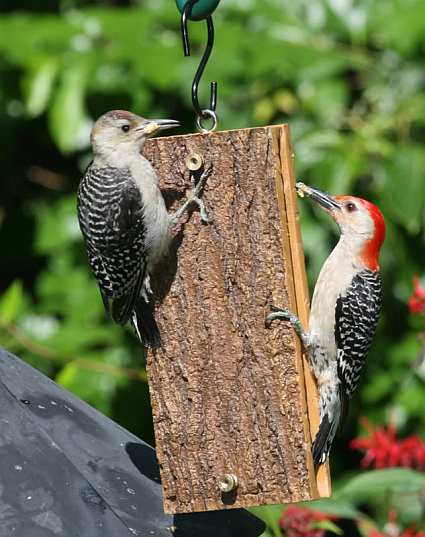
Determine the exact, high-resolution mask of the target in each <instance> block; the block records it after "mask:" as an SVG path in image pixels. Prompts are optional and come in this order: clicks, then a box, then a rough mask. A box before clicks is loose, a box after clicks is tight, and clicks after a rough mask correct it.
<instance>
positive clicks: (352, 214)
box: [266, 183, 385, 466]
mask: <svg viewBox="0 0 425 537" xmlns="http://www.w3.org/2000/svg"><path fill="white" fill-rule="evenodd" d="M296 187H297V190H298V193H299V194H300V195H304V194H305V195H306V196H308V197H309V198H311V199H312V200H313V201H315V202H316V203H317V204H318V205H319V206H320V207H322V208H323V209H324V210H325V211H326V212H328V213H329V214H330V215H331V217H332V218H333V219H334V220H335V222H336V223H337V225H338V227H339V230H340V234H341V235H340V239H339V241H338V244H337V245H336V247H335V248H334V250H333V251H332V253H331V254H330V256H329V257H328V259H327V260H326V262H325V264H324V265H323V267H322V270H321V271H320V274H319V278H318V280H317V283H316V286H315V289H314V293H313V299H312V303H311V313H310V320H309V330H308V332H307V331H304V329H303V327H302V325H301V322H300V320H299V319H298V317H297V316H296V315H294V314H293V313H291V312H290V311H288V310H285V309H282V308H276V307H274V306H272V310H273V312H274V313H271V314H270V315H269V316H268V317H267V319H266V324H267V325H270V323H271V322H272V321H273V320H274V319H277V318H280V319H285V320H287V321H289V323H290V324H291V325H292V326H293V328H294V329H295V331H296V333H297V334H298V336H299V337H300V339H301V341H302V344H303V347H304V349H305V351H306V354H307V356H308V358H309V361H310V364H311V367H312V370H313V373H314V375H315V377H316V381H317V385H318V388H319V395H320V426H319V431H318V433H317V435H316V437H315V439H314V442H313V460H314V463H315V465H316V466H318V465H320V464H323V463H324V462H325V461H326V458H327V457H328V455H329V451H330V449H331V446H332V441H333V439H334V437H335V433H336V430H337V428H338V424H339V422H340V420H341V417H342V416H343V414H344V412H345V410H346V407H347V404H348V400H349V399H350V398H351V397H352V395H353V393H354V391H355V389H356V387H357V385H358V382H359V378H360V374H361V371H362V369H363V366H364V364H365V359H366V355H367V353H368V351H369V348H370V345H371V343H372V338H373V336H374V333H375V329H376V325H377V323H378V317H379V313H380V310H381V276H380V273H379V264H378V260H379V251H380V248H381V246H382V243H383V241H384V238H385V223H384V218H383V216H382V213H381V211H380V210H379V209H378V208H377V207H376V206H375V205H373V204H372V203H370V202H369V201H366V200H364V199H361V198H356V197H353V196H331V195H329V194H326V193H324V192H321V191H320V190H317V189H315V188H311V187H308V186H306V185H304V184H303V183H297V185H296Z"/></svg>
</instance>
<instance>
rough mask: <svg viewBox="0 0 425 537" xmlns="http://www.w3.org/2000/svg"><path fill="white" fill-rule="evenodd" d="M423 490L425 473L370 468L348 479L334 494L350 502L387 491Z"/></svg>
mask: <svg viewBox="0 0 425 537" xmlns="http://www.w3.org/2000/svg"><path fill="white" fill-rule="evenodd" d="M423 490H425V474H422V473H419V472H415V471H414V470H410V469H406V468H387V469H385V470H371V471H369V472H366V473H363V474H360V475H358V476H356V477H354V478H353V479H350V481H348V482H347V483H346V484H345V485H344V486H343V487H342V488H341V489H339V490H338V491H337V492H336V493H334V496H335V497H336V498H337V499H346V498H349V499H350V501H352V502H356V503H357V502H362V501H367V500H368V499H370V498H374V497H376V496H377V495H379V494H385V493H388V492H395V491H397V492H413V491H418V492H419V491H423Z"/></svg>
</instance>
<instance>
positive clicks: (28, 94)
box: [24, 58, 59, 117]
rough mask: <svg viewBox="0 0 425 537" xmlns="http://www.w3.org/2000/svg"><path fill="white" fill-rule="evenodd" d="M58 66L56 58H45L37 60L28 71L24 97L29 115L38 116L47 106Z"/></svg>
mask: <svg viewBox="0 0 425 537" xmlns="http://www.w3.org/2000/svg"><path fill="white" fill-rule="evenodd" d="M58 67H59V64H58V61H57V60H56V59H55V58H44V59H43V60H40V61H35V62H34V65H33V66H32V67H31V68H30V70H29V72H28V73H27V76H26V78H25V80H24V97H25V107H26V110H27V113H28V115H29V116H31V117H35V116H38V115H40V114H42V113H43V112H44V111H45V109H46V108H47V105H48V103H49V99H50V96H51V94H52V88H53V84H54V82H55V79H56V75H57V72H58Z"/></svg>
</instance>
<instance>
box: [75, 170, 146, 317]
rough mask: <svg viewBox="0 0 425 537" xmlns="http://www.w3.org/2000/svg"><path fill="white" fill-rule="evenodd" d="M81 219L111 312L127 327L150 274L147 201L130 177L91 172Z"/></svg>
mask: <svg viewBox="0 0 425 537" xmlns="http://www.w3.org/2000/svg"><path fill="white" fill-rule="evenodd" d="M78 218H79V222H80V227H81V231H82V234H83V236H84V239H85V242H86V246H87V252H88V256H89V262H90V266H91V269H92V271H93V273H94V275H95V277H96V279H97V281H98V283H99V288H100V291H101V295H102V299H103V302H104V305H105V309H106V310H107V312H108V313H109V314H110V315H111V316H112V318H113V320H114V321H115V322H116V323H119V324H125V323H126V322H127V321H128V320H129V318H130V316H131V314H132V311H133V309H134V306H135V302H136V300H137V298H138V297H139V295H140V291H141V288H142V285H143V281H144V278H145V272H146V260H145V258H146V252H145V246H144V238H145V226H144V222H143V201H142V199H141V194H140V191H139V190H138V188H137V186H136V184H135V183H134V182H133V180H132V179H131V175H130V172H129V171H128V170H126V169H117V168H94V167H93V165H91V166H89V168H88V169H87V171H86V173H85V175H84V177H83V179H82V181H81V183H80V187H79V191H78Z"/></svg>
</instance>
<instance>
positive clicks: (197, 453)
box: [145, 127, 317, 513]
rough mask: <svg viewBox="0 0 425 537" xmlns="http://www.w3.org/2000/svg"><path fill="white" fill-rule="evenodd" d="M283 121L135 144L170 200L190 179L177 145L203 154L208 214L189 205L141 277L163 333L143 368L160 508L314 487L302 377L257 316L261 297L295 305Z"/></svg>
mask: <svg viewBox="0 0 425 537" xmlns="http://www.w3.org/2000/svg"><path fill="white" fill-rule="evenodd" d="M284 133H285V130H284V127H266V128H258V129H244V130H238V131H227V132H218V133H212V134H209V135H190V136H175V137H171V138H161V139H156V140H151V141H150V142H149V143H148V144H147V145H146V148H145V155H146V156H147V158H149V160H150V161H151V162H152V164H153V165H154V167H155V169H156V170H157V172H158V175H159V176H160V182H161V187H162V188H163V191H164V195H165V197H166V200H167V202H168V205H169V208H170V210H173V209H175V208H177V207H178V206H179V205H180V204H181V203H182V201H183V199H184V196H185V191H186V190H187V189H188V188H189V187H190V172H189V170H188V169H187V167H186V164H185V160H186V158H187V157H188V156H190V155H191V154H193V153H196V154H199V155H201V156H202V158H203V160H204V165H205V166H206V167H208V166H210V165H212V174H211V176H210V178H209V179H208V183H207V185H206V187H205V191H204V194H203V199H204V201H205V204H206V208H207V211H208V213H209V216H210V219H211V222H210V224H208V225H204V224H202V223H201V222H200V218H199V214H198V212H197V210H196V209H195V211H194V212H193V214H192V215H191V217H190V218H189V219H188V220H187V221H186V223H185V224H184V225H183V226H182V227H181V230H180V232H179V233H178V234H177V235H176V237H175V240H174V243H173V247H172V249H171V252H170V255H169V257H168V258H167V260H165V262H164V263H163V264H162V266H161V267H158V271H157V272H158V274H157V276H156V277H155V278H154V282H153V286H154V289H155V292H156V294H157V296H158V297H159V303H158V306H157V311H156V317H157V320H158V324H159V326H160V328H161V331H162V334H163V339H164V342H165V344H164V348H163V349H161V350H160V351H158V352H156V353H154V354H150V355H149V357H148V375H149V384H150V391H151V400H152V407H153V414H154V424H155V435H156V444H157V446H156V447H157V454H158V458H159V462H160V466H161V477H162V483H163V487H164V506H165V510H166V511H167V512H170V513H177V512H191V511H203V510H212V509H223V508H228V507H242V506H253V505H261V504H267V503H269V504H270V503H281V502H295V501H299V500H306V499H312V498H315V497H317V487H316V479H315V475H314V471H313V467H312V462H311V454H310V447H311V440H310V424H309V421H308V418H309V415H310V414H311V412H310V411H309V412H307V409H308V406H307V399H309V398H310V397H311V396H310V393H314V386H313V385H312V384H311V385H309V384H308V383H307V388H306V385H305V379H304V367H303V363H302V359H301V354H300V348H299V343H298V341H297V339H296V337H295V335H294V333H293V331H292V330H291V329H290V328H289V327H288V326H287V325H286V323H278V322H276V323H274V324H273V327H272V328H271V329H266V328H265V324H264V318H265V316H266V314H267V313H268V312H269V305H270V304H279V305H283V306H288V307H293V308H294V307H296V306H297V307H299V301H300V297H304V298H303V300H305V303H306V304H308V295H307V296H305V293H306V287H304V290H302V289H303V288H302V286H301V287H300V286H299V285H298V284H297V283H296V282H297V278H294V263H293V260H292V259H291V250H292V243H291V238H290V233H292V232H293V229H292V228H290V227H288V221H289V220H290V219H291V218H293V214H292V216H291V213H290V212H289V211H290V209H289V207H287V204H288V201H287V200H286V198H285V188H286V178H287V177H288V169H290V168H291V166H292V160H291V154H290V153H288V152H287V148H286V147H285V144H283V143H281V140H282V139H283V137H284ZM282 178H283V182H282ZM292 179H293V176H291V180H292ZM282 195H283V197H282ZM294 202H295V200H294V199H291V200H290V202H289V203H292V204H294ZM294 210H295V209H294ZM295 226H297V224H295ZM291 229H292V231H291ZM301 254H302V252H301V253H300V252H298V253H297V255H301ZM300 263H301V264H302V263H303V259H302V258H300ZM302 267H303V265H302ZM297 292H298V295H297ZM300 293H301V295H300ZM302 293H304V295H302ZM306 389H307V393H308V394H309V395H308V397H306ZM224 474H232V475H234V476H236V478H237V481H238V486H237V487H236V488H235V489H233V490H232V491H231V492H227V493H222V492H221V491H220V488H219V482H220V478H221V477H222V476H223V475H224Z"/></svg>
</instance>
